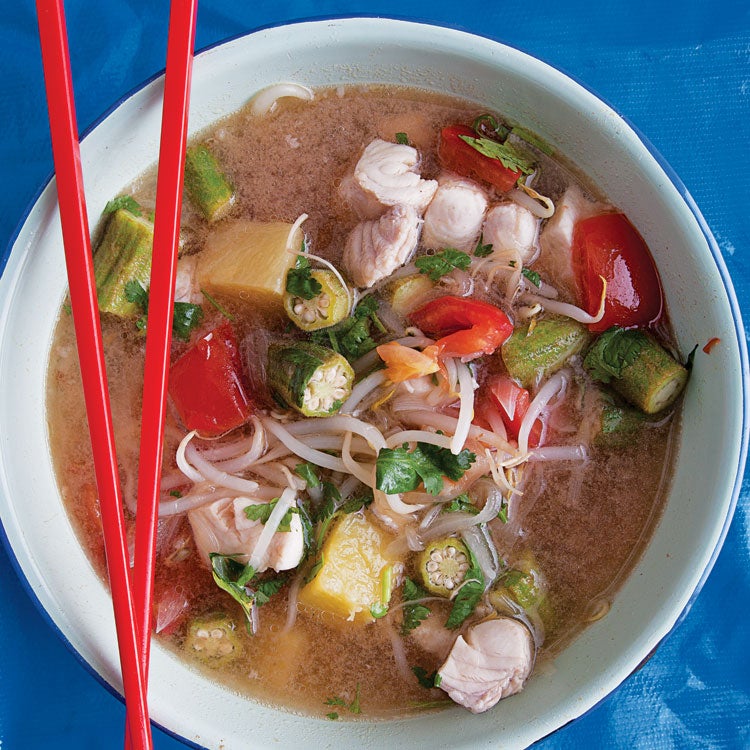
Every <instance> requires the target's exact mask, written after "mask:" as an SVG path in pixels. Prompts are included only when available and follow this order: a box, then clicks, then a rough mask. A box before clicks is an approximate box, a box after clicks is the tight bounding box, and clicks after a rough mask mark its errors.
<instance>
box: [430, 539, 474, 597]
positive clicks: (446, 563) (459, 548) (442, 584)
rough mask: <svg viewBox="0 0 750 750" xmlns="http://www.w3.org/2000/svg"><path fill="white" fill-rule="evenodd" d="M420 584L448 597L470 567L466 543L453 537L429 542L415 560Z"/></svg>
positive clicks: (434, 592)
mask: <svg viewBox="0 0 750 750" xmlns="http://www.w3.org/2000/svg"><path fill="white" fill-rule="evenodd" d="M417 565H418V568H419V575H420V576H421V578H422V585H423V586H424V587H425V588H426V589H427V590H428V591H430V592H431V593H433V594H436V595H437V596H443V597H445V598H446V599H449V598H450V597H451V595H452V594H453V592H454V591H455V590H456V589H457V588H458V587H459V586H460V585H461V584H462V583H463V580H464V578H466V573H467V572H468V570H469V568H470V567H471V559H470V556H469V551H468V550H467V549H466V545H465V544H464V543H463V542H462V541H461V540H460V539H456V538H455V537H446V538H444V539H437V540H435V541H434V542H430V543H429V544H428V545H427V546H426V547H425V548H424V550H422V552H421V553H420V555H419V558H418V560H417Z"/></svg>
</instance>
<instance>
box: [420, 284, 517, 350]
mask: <svg viewBox="0 0 750 750" xmlns="http://www.w3.org/2000/svg"><path fill="white" fill-rule="evenodd" d="M409 318H410V320H411V322H412V323H414V325H415V326H417V327H418V328H420V329H421V330H422V331H424V332H425V333H427V334H429V335H430V336H438V337H439V338H438V340H437V341H436V342H435V344H436V346H437V347H438V351H439V353H440V355H441V356H445V357H462V358H464V359H473V358H474V357H478V356H480V355H481V354H492V352H494V351H495V349H497V347H498V346H500V345H501V344H502V343H503V342H504V341H505V340H506V339H507V338H508V337H509V336H510V335H511V333H513V324H512V323H511V322H510V319H509V318H508V316H507V315H506V314H505V313H504V312H503V311H502V310H501V309H500V308H498V307H495V306H494V305H491V304H490V303H489V302H482V301H481V300H474V299H466V298H464V297H451V296H446V297H438V298H437V299H434V300H431V301H430V302H428V303H427V304H426V305H423V306H422V307H420V308H418V309H417V310H414V312H412V313H411V315H410V316H409Z"/></svg>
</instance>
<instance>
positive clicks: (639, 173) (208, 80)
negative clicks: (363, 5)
mask: <svg viewBox="0 0 750 750" xmlns="http://www.w3.org/2000/svg"><path fill="white" fill-rule="evenodd" d="M279 80H291V81H298V82H300V83H303V84H307V85H310V86H320V85H330V84H336V83H362V82H384V83H395V84H406V85H414V86H419V87H422V88H428V89H434V90H438V91H443V92H447V93H452V94H457V95H461V96H465V97H469V98H472V99H474V100H476V101H477V102H481V103H482V104H483V105H485V106H486V107H487V108H489V109H492V110H497V111H499V112H502V113H505V114H507V115H508V116H509V117H510V118H512V119H513V120H516V121H518V122H520V123H522V124H523V125H525V126H526V127H527V128H529V129H530V130H532V131H535V132H537V133H538V134H539V135H541V136H542V138H544V139H545V140H547V141H548V142H550V143H551V144H552V145H554V146H556V147H559V148H560V150H561V151H562V152H563V153H565V154H566V155H567V156H569V157H570V158H571V159H572V160H573V161H574V162H576V163H577V164H578V165H580V166H581V168H582V169H583V170H584V171H585V172H586V173H587V174H588V175H589V176H590V177H591V178H592V179H593V180H594V181H595V182H596V183H597V184H598V186H599V187H600V188H601V189H602V190H603V191H604V192H605V193H606V194H607V195H608V196H609V197H610V198H611V200H612V201H613V202H614V203H615V204H616V205H618V206H620V207H621V208H622V209H623V210H624V211H625V212H626V213H627V214H628V216H629V217H630V218H631V219H632V220H633V222H634V223H635V225H636V226H637V227H638V228H639V230H640V231H641V233H642V234H643V236H644V237H645V239H646V241H647V243H648V244H649V246H650V248H651V249H652V251H653V254H654V256H655V258H656V262H657V264H658V266H659V268H660V270H661V274H662V278H663V282H664V287H665V292H666V296H667V299H668V302H669V309H670V313H671V317H672V321H673V323H674V327H675V330H676V334H677V338H678V341H679V345H680V348H681V350H682V351H683V352H687V351H690V350H691V349H692V348H693V347H694V346H695V345H696V344H701V345H702V344H704V343H705V342H706V341H708V340H709V339H711V338H713V337H719V338H720V339H721V341H722V345H721V346H719V347H716V348H715V349H714V350H713V351H712V353H711V356H710V357H707V356H699V357H698V358H697V361H696V367H695V369H694V371H693V374H692V377H691V381H690V384H689V387H688V390H687V396H686V399H685V405H684V427H683V431H682V444H681V446H680V450H679V460H678V465H677V470H676V473H675V476H674V481H673V486H672V489H671V492H670V495H669V501H668V504H667V507H666V510H665V512H664V515H663V517H662V519H661V522H660V523H659V525H658V528H657V529H656V531H655V534H654V536H653V539H652V541H651V544H650V545H649V547H648V549H647V550H646V552H645V554H644V555H643V557H642V559H641V560H640V562H639V563H638V565H637V566H636V568H635V570H634V572H633V574H632V575H631V576H630V578H629V579H628V581H627V583H626V584H625V586H624V587H623V588H622V590H621V591H620V593H619V594H618V596H617V597H616V599H615V602H614V605H613V607H612V610H611V612H610V613H609V615H608V616H607V617H605V618H604V619H603V620H601V621H599V622H597V623H596V624H594V625H592V626H591V627H590V628H588V629H587V630H586V631H585V632H584V633H583V634H582V635H581V636H580V637H579V638H578V639H577V640H576V641H575V642H574V643H573V644H572V645H571V646H570V647H569V648H567V649H566V650H565V651H564V652H563V653H562V654H561V655H560V656H559V657H558V658H557V659H556V660H555V662H554V669H553V670H548V671H546V672H545V673H543V674H539V675H536V676H535V677H534V678H533V679H532V680H531V682H530V683H529V684H528V686H527V687H526V689H525V690H524V691H523V692H522V693H521V694H520V695H519V696H516V697H514V698H512V699H510V700H508V701H506V702H504V703H503V704H501V705H500V706H499V707H497V708H496V709H495V710H493V711H490V712H488V713H486V714H483V715H481V716H471V715H469V714H468V713H466V712H464V711H463V710H462V709H459V708H454V709H450V710H447V711H444V712H442V713H440V714H433V715H430V716H428V717H424V718H414V719H409V720H401V721H393V722H380V723H368V722H361V723H334V722H330V721H325V720H316V719H311V718H307V717H301V716H296V715H291V714H286V713H283V714H282V713H278V712H277V711H274V710H272V709H268V708H264V707H262V706H260V705H256V704H254V703H252V702H249V701H247V700H245V699H243V698H240V697H237V696H235V695H232V694H228V693H226V692H223V691H220V690H219V689H218V688H217V687H216V686H215V685H213V684H212V683H211V682H209V681H207V680H206V679H204V678H203V677H201V676H199V675H197V674H196V673H195V672H193V671H191V670H190V669H188V668H187V667H186V666H184V665H183V664H181V663H179V662H178V661H177V660H176V659H175V658H174V657H173V656H171V655H170V654H169V653H167V652H166V651H164V650H163V649H161V648H159V647H158V646H157V647H156V648H155V649H154V653H153V658H152V666H151V687H150V705H151V711H152V716H153V719H154V720H155V721H156V722H157V723H158V724H160V725H161V726H162V727H165V728H166V729H168V730H169V731H171V732H174V733H176V734H178V735H179V736H181V737H183V738H185V739H187V740H189V741H191V742H194V743H197V744H199V745H202V746H206V747H210V748H218V747H221V748H227V750H229V749H230V748H237V747H242V748H247V747H252V748H266V747H280V746H281V747H292V746H294V747H297V746H300V745H301V744H303V743H305V744H307V743H310V744H311V745H312V746H314V747H343V746H363V747H386V746H396V745H401V743H404V744H406V743H408V745H409V746H410V747H413V748H422V747H424V748H428V747H429V748H437V747H451V748H464V747H465V748H483V747H524V746H526V745H528V744H530V743H531V742H533V741H535V740H537V739H539V738H541V737H543V736H545V735H547V734H548V733H550V732H552V731H553V730H555V729H556V728H558V727H560V726H563V725H564V724H566V723H567V722H569V721H570V720H572V719H574V718H575V717H577V716H580V715H581V714H582V713H584V712H585V711H587V710H588V709H589V708H590V707H592V706H593V705H595V704H596V703H597V702H598V701H600V700H601V699H602V698H603V697H604V696H606V695H607V694H608V693H609V692H610V691H612V690H613V689H614V688H615V687H616V686H617V685H618V684H619V683H620V682H621V681H622V680H623V679H625V678H626V677H627V676H628V675H629V674H630V673H631V672H632V671H633V670H634V669H635V668H636V667H637V666H638V664H639V663H641V661H642V660H643V659H644V658H645V657H646V656H647V655H648V654H649V653H650V652H651V651H652V650H653V649H654V648H655V647H656V646H657V644H658V643H659V642H660V641H661V639H662V638H663V637H664V636H665V635H666V634H667V633H668V632H669V631H670V629H671V628H673V627H674V625H675V623H676V622H677V621H678V620H679V618H680V616H681V614H682V613H684V612H685V611H686V608H687V607H688V606H689V604H690V603H691V600H692V598H693V597H694V595H695V593H696V591H697V589H698V588H699V587H700V584H701V583H702V581H703V579H704V578H705V576H706V575H707V574H708V571H709V570H710V567H711V565H712V563H713V561H714V558H715V556H716V554H717V552H718V549H719V547H720V545H721V542H722V541H723V538H724V535H725V533H726V530H727V527H728V524H729V521H730V519H731V515H732V511H733V509H734V505H735V502H736V497H737V492H738V489H739V483H740V479H741V476H742V470H743V466H744V460H745V454H746V447H747V446H746V440H747V434H746V427H747V400H746V382H745V380H744V373H746V372H747V354H746V351H745V343H744V336H743V335H742V333H741V332H742V324H741V321H740V315H739V311H738V307H737V303H736V300H735V297H734V293H733V290H732V288H731V284H730V282H729V279H728V275H727V272H726V269H725V267H724V265H723V262H722V260H721V256H720V254H719V252H718V249H717V247H716V243H715V241H714V240H713V238H712V237H711V235H710V232H709V230H708V229H707V227H706V225H705V223H704V221H703V219H702V217H701V216H700V213H699V212H698V210H697V209H696V207H695V206H694V204H693V202H692V200H691V198H690V197H689V195H688V194H687V193H686V191H685V189H684V187H683V186H682V185H681V183H680V182H679V181H678V180H677V178H676V177H675V176H674V175H673V174H672V172H671V170H670V169H669V168H668V167H667V166H666V165H665V164H664V163H663V161H661V160H660V159H659V157H658V156H657V155H656V154H655V153H654V151H653V149H652V148H651V147H650V146H649V145H648V144H646V143H645V142H644V140H643V139H642V137H641V136H640V135H639V134H638V133H636V132H634V130H633V129H632V128H631V127H630V126H629V125H628V123H626V122H625V121H624V120H623V119H622V117H621V116H619V115H618V114H617V113H615V112H614V111H612V110H611V109H610V108H609V107H608V106H607V105H605V104H604V103H603V102H602V101H601V100H599V99H597V98H596V97H595V96H594V95H592V94H591V93H590V92H589V91H587V90H586V89H584V88H583V87H582V86H580V85H579V84H577V83H575V82H574V81H572V80H571V79H570V78H568V77H566V76H565V75H563V74H562V73H560V72H559V71H557V70H555V69H553V68H551V67H549V66H548V65H546V64H544V63H542V62H540V61H538V60H536V59H534V58H532V57H529V56H528V55H526V54H523V53H521V52H519V51H517V50H515V49H512V48H509V47H506V46H503V45H501V44H498V43H496V42H493V41H490V40H487V39H483V38H479V37H476V36H471V35H468V34H465V33H463V32H458V31H454V30H450V29H445V28H438V27H432V26H425V25H422V24H415V23H408V22H402V21H392V20H384V19H374V18H354V19H342V20H333V21H318V22H309V23H302V24H294V25H290V26H284V27H278V28H272V29H267V30H264V31H260V32H257V33H254V34H250V35H248V36H244V37H241V38H238V39H235V40H233V41H230V42H228V43H225V44H222V45H219V46H217V47H214V48H212V49H210V50H208V51H206V52H203V53H201V54H200V55H199V56H198V57H197V58H196V61H195V69H194V75H193V93H192V106H191V117H190V126H191V130H192V131H193V132H195V131H197V130H200V129H202V128H203V127H205V126H206V125H208V124H209V123H211V122H213V121H214V120H216V119H217V118H220V117H222V116H224V115H226V114H228V113H230V112H232V111H234V110H236V109H237V108H239V107H240V106H241V105H242V104H244V103H245V102H246V100H247V99H248V98H249V96H250V95H251V94H253V93H254V92H255V91H256V90H258V89H261V88H263V87H265V86H267V85H269V84H271V83H275V82H277V81H279ZM162 86H163V81H162V79H158V80H155V81H153V82H151V83H149V84H148V85H146V86H145V87H144V88H142V89H141V90H139V91H138V92H137V93H135V94H134V95H133V96H131V97H130V98H128V99H127V100H125V101H124V102H123V103H122V104H121V105H120V106H119V107H117V108H116V109H115V110H114V111H113V112H112V113H111V114H110V115H109V116H108V117H107V118H106V119H105V120H104V121H103V122H101V124H99V125H98V126H97V127H96V128H95V129H94V130H93V131H92V132H91V133H90V134H89V135H88V136H87V137H86V138H85V140H84V142H83V146H82V158H83V170H84V175H85V181H86V188H87V200H88V209H89V217H90V221H91V223H92V225H93V223H94V222H95V221H96V219H97V217H98V216H99V215H100V213H101V211H102V209H103V207H104V204H105V202H106V201H107V200H108V199H109V198H110V197H111V196H112V195H115V194H117V193H118V192H119V191H120V190H121V189H122V187H123V186H124V185H127V184H128V183H129V182H130V181H131V180H133V179H134V178H135V177H137V176H138V175H139V174H140V173H141V172H143V171H144V170H145V169H146V168H147V167H148V166H150V165H151V164H152V163H153V162H155V160H156V158H157V152H158V140H159V129H160V117H161V95H162ZM65 288H66V279H65V268H64V261H63V253H62V247H61V233H60V225H59V216H58V213H57V201H56V193H55V183H54V181H53V182H52V183H50V184H49V185H48V186H47V188H46V189H45V190H44V192H43V193H42V194H41V196H40V197H39V199H38V200H37V202H36V203H35V205H34V206H33V208H32V209H31V211H30V213H29V215H28V218H27V219H26V221H25V223H24V225H23V227H22V229H21V230H20V232H19V234H18V237H17V240H16V242H15V244H14V246H13V249H12V252H11V255H10V258H9V261H8V264H7V267H6V269H5V272H4V274H3V276H2V278H1V279H0V304H1V305H2V306H1V307H0V383H2V384H3V388H2V391H1V392H0V425H1V427H0V482H2V484H1V485H0V487H1V490H0V516H1V517H2V521H3V525H4V528H5V532H6V534H7V538H8V541H9V543H10V546H11V548H12V553H13V554H14V555H15V557H16V559H17V561H18V563H19V565H20V567H21V569H22V571H23V574H24V575H25V577H26V579H27V580H28V583H29V586H30V588H31V590H32V591H33V594H34V596H36V598H37V599H38V600H39V602H40V604H41V605H42V606H43V607H44V609H45V610H46V611H47V612H48V613H49V616H50V617H51V619H52V621H53V622H54V624H55V626H56V627H57V628H58V629H59V631H60V633H61V634H62V636H63V637H64V638H65V639H66V640H67V641H68V642H69V644H70V645H71V646H72V648H73V649H74V650H75V651H76V652H78V654H80V655H81V657H82V658H83V659H84V660H85V661H86V662H87V663H88V664H89V665H90V666H91V667H92V668H93V669H94V670H95V671H96V672H97V673H98V674H99V675H100V676H101V677H102V678H103V679H104V680H105V681H106V682H107V683H109V684H110V685H111V686H112V687H113V688H114V689H115V690H117V691H120V690H121V679H120V676H119V665H118V659H117V650H116V643H115V637H114V626H113V617H112V608H111V604H110V601H109V597H108V593H107V591H106V589H105V588H104V586H103V585H102V584H101V582H100V581H99V579H98V578H97V576H96V574H95V573H94V571H93V569H92V567H91V565H90V564H89V562H88V560H87V559H86V557H85V555H84V553H83V551H82V550H81V548H80V546H79V544H78V542H77V539H76V537H75V535H74V533H73V530H72V528H71V526H70V523H69V521H68V519H67V516H66V514H65V512H64V510H63V507H62V504H61V500H60V496H59V492H58V489H57V485H56V483H55V478H54V475H53V471H52V465H51V461H50V458H49V455H48V450H47V447H46V446H47V445H48V439H47V427H46V422H45V413H44V403H45V397H44V393H45V372H46V363H47V357H48V353H49V346H50V342H51V338H52V332H53V326H54V322H55V317H56V313H57V310H58V307H59V305H60V303H61V301H62V299H63V295H64V293H65ZM30 311H33V314H30ZM18 424H23V425H25V426H26V429H25V430H24V431H23V432H20V433H19V432H18V431H10V430H9V429H7V426H8V425H18ZM707 446H710V456H709V455H708V454H707V452H706V447H707Z"/></svg>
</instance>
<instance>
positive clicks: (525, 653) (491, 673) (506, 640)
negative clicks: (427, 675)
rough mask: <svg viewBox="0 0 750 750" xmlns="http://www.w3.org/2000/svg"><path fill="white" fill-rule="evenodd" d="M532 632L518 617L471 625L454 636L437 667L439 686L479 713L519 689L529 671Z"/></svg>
mask: <svg viewBox="0 0 750 750" xmlns="http://www.w3.org/2000/svg"><path fill="white" fill-rule="evenodd" d="M533 662H534V650H533V644H532V638H531V633H530V632H529V630H528V628H527V627H526V626H525V625H524V624H523V623H521V622H519V621H518V620H514V619H512V618H510V617H499V618H495V619H492V620H485V621H484V622H480V623H478V624H477V625H472V626H471V627H470V628H469V629H468V631H467V632H466V634H465V635H460V636H458V638H456V642H455V643H454V644H453V648H452V649H451V652H450V654H449V655H448V658H447V659H446V661H445V663H444V664H443V666H442V667H440V669H438V675H439V676H440V688H441V689H442V690H445V692H447V693H448V695H449V696H450V697H451V699H452V700H454V701H455V702H456V703H458V704H460V705H462V706H464V707H465V708H468V709H469V711H471V712H472V713H475V714H478V713H482V712H483V711H487V710H488V709H490V708H492V707H493V706H494V705H495V704H496V703H497V702H498V701H499V700H501V699H502V698H507V697H508V696H509V695H513V694H514V693H517V692H519V690H521V689H522V688H523V685H524V683H525V682H526V679H527V678H528V676H529V674H531V668H532V666H533Z"/></svg>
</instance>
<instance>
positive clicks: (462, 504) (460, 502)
mask: <svg viewBox="0 0 750 750" xmlns="http://www.w3.org/2000/svg"><path fill="white" fill-rule="evenodd" d="M442 512H443V513H471V515H473V516H476V515H477V514H478V513H479V508H477V506H476V505H474V503H473V502H472V501H471V498H470V497H469V496H468V495H467V494H466V493H465V492H464V493H463V494H461V495H458V497H454V498H453V500H451V501H450V502H449V503H447V504H445V505H443V510H442Z"/></svg>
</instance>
